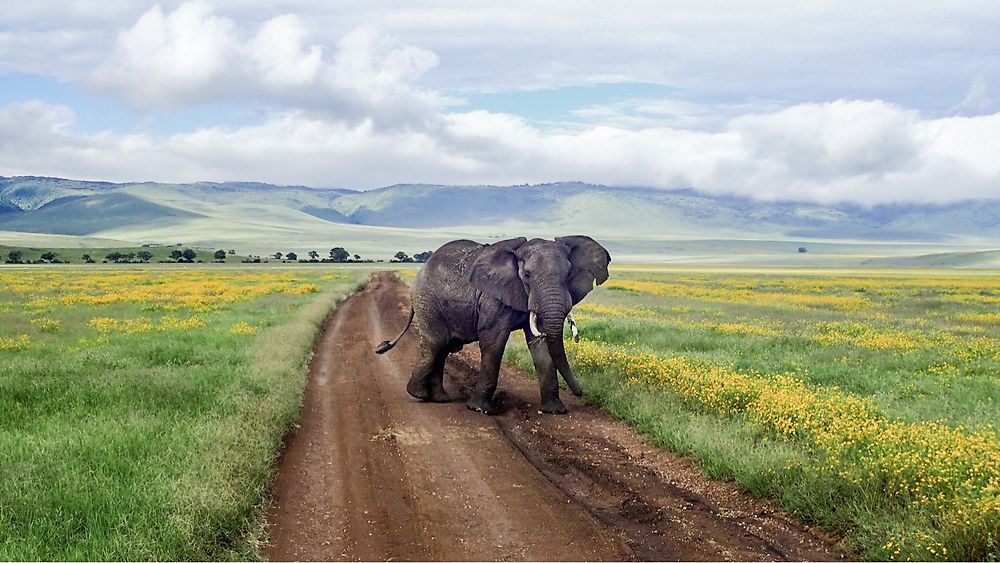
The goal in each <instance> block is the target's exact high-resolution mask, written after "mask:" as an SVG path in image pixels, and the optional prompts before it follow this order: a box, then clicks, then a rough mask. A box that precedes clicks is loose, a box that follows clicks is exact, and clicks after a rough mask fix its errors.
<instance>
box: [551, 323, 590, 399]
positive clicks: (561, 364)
mask: <svg viewBox="0 0 1000 563" xmlns="http://www.w3.org/2000/svg"><path fill="white" fill-rule="evenodd" d="M546 343H547V344H548V345H549V355H550V356H552V362H553V363H554V364H555V365H556V369H557V370H559V373H560V374H561V375H562V378H563V381H565V382H566V385H568V386H569V389H570V391H572V392H573V394H574V395H576V396H577V397H582V396H583V389H582V388H581V387H580V384H579V383H577V382H576V376H575V375H573V368H571V367H569V360H568V359H567V358H566V346H565V345H564V344H563V339H562V330H561V327H560V331H559V338H557V339H555V340H549V339H546Z"/></svg>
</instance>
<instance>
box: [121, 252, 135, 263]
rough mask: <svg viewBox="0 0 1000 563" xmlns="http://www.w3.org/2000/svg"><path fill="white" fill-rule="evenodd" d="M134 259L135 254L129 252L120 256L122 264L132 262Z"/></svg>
mask: <svg viewBox="0 0 1000 563" xmlns="http://www.w3.org/2000/svg"><path fill="white" fill-rule="evenodd" d="M134 259H135V252H129V253H128V254H122V261H123V262H132V260H134Z"/></svg>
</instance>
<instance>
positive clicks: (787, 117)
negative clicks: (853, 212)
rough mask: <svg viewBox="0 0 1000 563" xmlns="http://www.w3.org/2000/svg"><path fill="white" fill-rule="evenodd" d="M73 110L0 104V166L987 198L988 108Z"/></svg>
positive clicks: (994, 122)
mask: <svg viewBox="0 0 1000 563" xmlns="http://www.w3.org/2000/svg"><path fill="white" fill-rule="evenodd" d="M71 120H72V112H71V111H70V110H69V109H68V108H65V107H58V106H47V105H44V104H39V103H27V104H17V105H12V106H7V107H5V108H2V109H0V147H2V148H3V151H0V169H2V170H4V171H5V173H6V175H10V174H19V173H34V174H48V175H56V176H65V177H82V178H100V179H109V180H143V179H156V180H162V181H196V180H217V181H221V180H258V181H268V182H274V183H306V184H311V185H317V186H347V187H362V188H368V187H376V186H382V185H387V184H392V183H396V182H403V181H405V182H432V183H477V184H478V183H497V184H515V183H521V182H547V181H561V180H567V179H579V180H584V181H589V182H596V183H606V184H610V185H638V186H649V187H661V188H684V187H693V188H696V189H699V190H703V191H706V192H710V193H727V194H739V195H745V196H750V197H757V198H765V199H796V200H813V201H823V202H837V201H848V202H856V203H862V204H875V203H882V202H899V201H921V202H948V201H955V200H961V199H970V198H989V197H992V198H996V197H1000V189H998V187H1000V161H998V160H997V159H996V154H1000V113H998V114H994V115H989V116H979V117H955V118H943V119H924V118H921V116H920V115H919V114H917V113H916V112H914V111H910V110H905V109H901V108H898V107H896V106H892V105H890V104H886V103H884V102H863V101H837V102H832V103H829V104H807V105H802V106H795V107H791V108H788V109H785V110H782V111H779V112H774V113H769V114H757V115H750V116H745V117H741V118H737V119H734V120H732V121H730V122H729V124H728V125H727V126H726V127H725V128H724V129H723V130H721V131H718V132H704V131H692V130H686V129H672V128H665V127H660V128H644V129H638V130H632V129H623V128H618V127H608V126H594V127H589V128H586V129H583V130H578V131H577V130H574V131H562V132H559V131H556V132H553V131H544V130H540V129H538V128H535V127H533V126H531V125H530V124H528V123H527V122H525V121H524V120H523V119H520V118H517V117H515V116H510V115H504V114H496V113H489V112H483V111H475V112H468V113H451V114H445V115H442V116H441V121H440V123H439V124H438V126H436V127H435V128H433V129H429V130H414V129H410V130H403V129H397V130H384V129H380V128H378V127H376V126H374V124H373V123H372V122H371V121H370V120H365V121H362V122H360V123H348V122H345V121H340V120H333V119H329V118H327V117H325V116H322V115H319V114H315V113H307V112H289V113H285V114H282V115H278V116H274V117H272V118H270V119H268V120H266V121H265V122H264V123H261V124H259V125H254V126H248V127H241V128H208V129H201V130H198V131H194V132H191V133H186V134H179V135H172V136H165V137H157V136H151V135H114V134H110V133H103V134H99V135H78V134H74V133H72V132H71V128H70V127H69V126H68V125H69V122H70V121H71ZM26 132H27V133H28V134H26Z"/></svg>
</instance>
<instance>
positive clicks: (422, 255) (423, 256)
mask: <svg viewBox="0 0 1000 563" xmlns="http://www.w3.org/2000/svg"><path fill="white" fill-rule="evenodd" d="M431 254H434V252H433V251H431V250H428V251H427V252H418V253H416V254H414V255H413V260H414V261H415V262H426V261H427V260H429V259H430V257H431Z"/></svg>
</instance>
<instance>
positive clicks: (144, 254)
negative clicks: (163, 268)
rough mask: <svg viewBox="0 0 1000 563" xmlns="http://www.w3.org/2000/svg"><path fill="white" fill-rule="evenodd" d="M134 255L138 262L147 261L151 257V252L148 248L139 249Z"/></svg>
mask: <svg viewBox="0 0 1000 563" xmlns="http://www.w3.org/2000/svg"><path fill="white" fill-rule="evenodd" d="M135 257H136V258H138V259H139V261H140V262H149V261H150V260H152V259H153V253H152V252H150V251H148V250H140V251H139V252H136V253H135Z"/></svg>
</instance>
